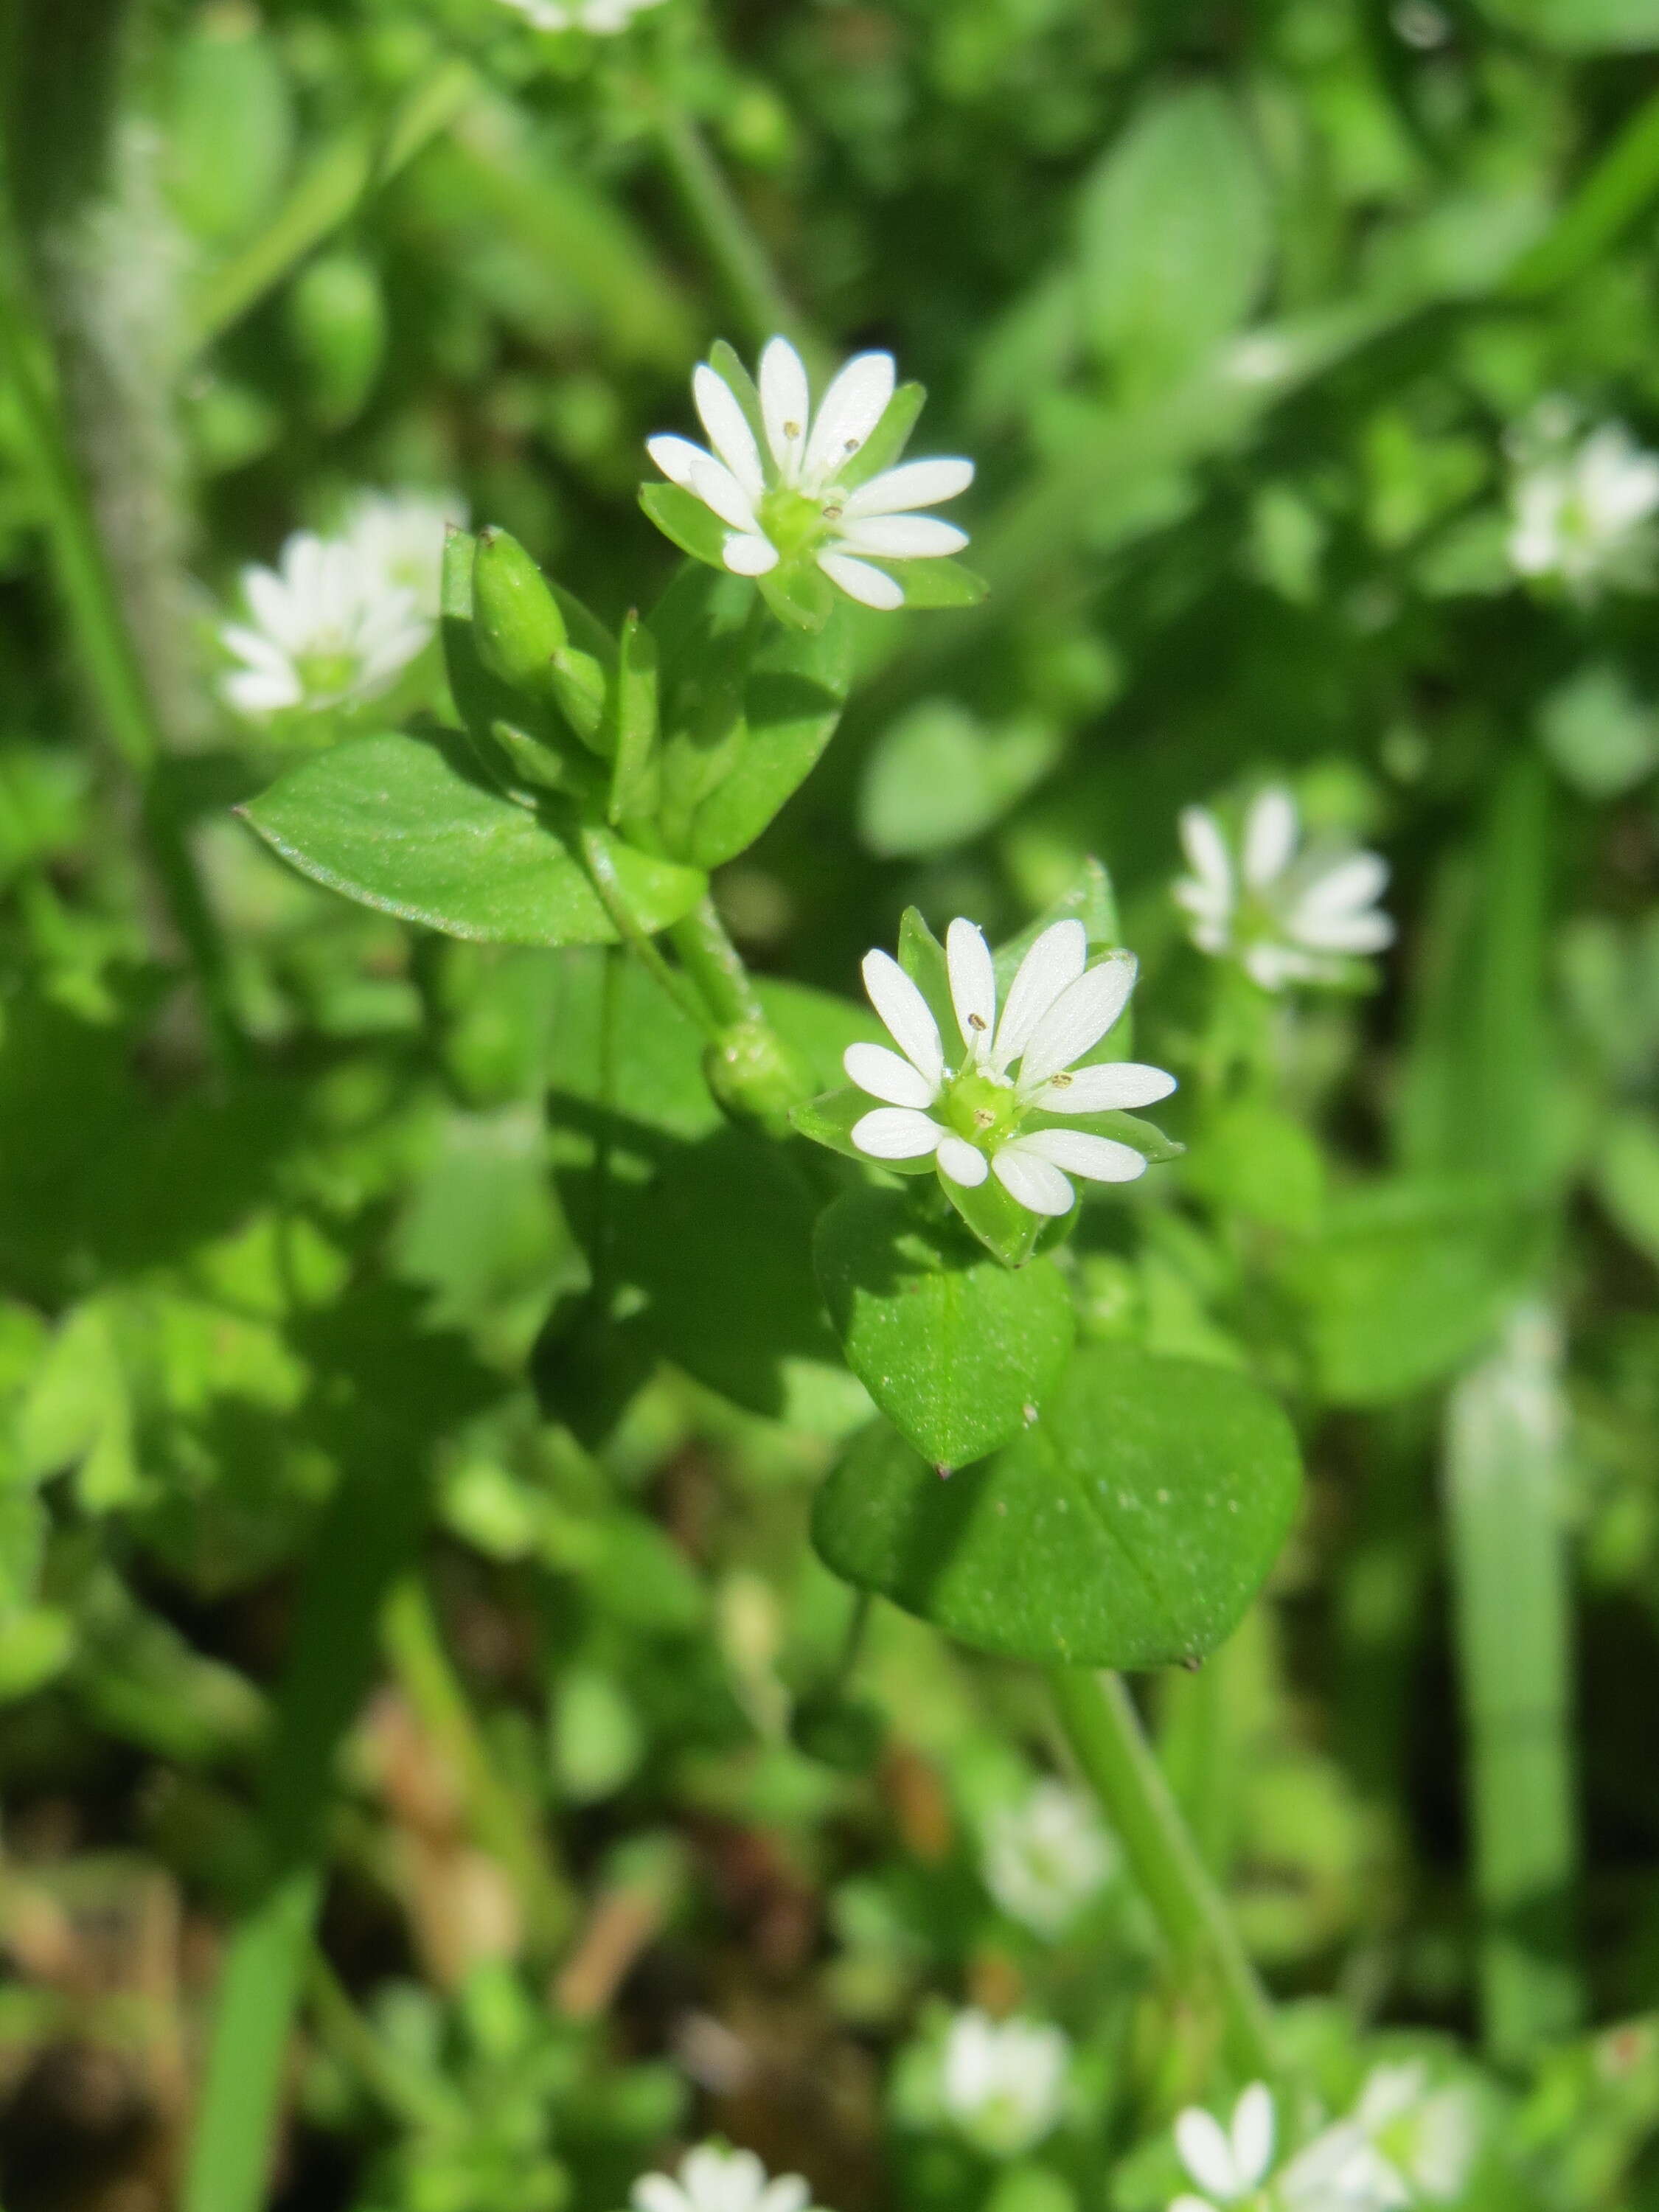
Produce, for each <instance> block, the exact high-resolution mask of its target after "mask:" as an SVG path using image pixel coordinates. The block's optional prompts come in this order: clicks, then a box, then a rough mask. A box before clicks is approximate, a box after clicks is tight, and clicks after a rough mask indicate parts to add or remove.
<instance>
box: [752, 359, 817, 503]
mask: <svg viewBox="0 0 1659 2212" xmlns="http://www.w3.org/2000/svg"><path fill="white" fill-rule="evenodd" d="M759 383H760V403H761V414H762V416H763V419H764V421H765V423H766V442H767V444H768V445H769V446H770V447H771V448H772V458H773V459H774V460H775V462H776V463H777V465H778V472H779V474H780V475H781V477H782V478H783V480H784V482H785V483H794V481H795V479H796V477H798V476H799V473H800V457H801V455H802V454H803V453H805V450H806V430H807V425H808V423H809V422H810V421H811V414H812V395H811V392H810V391H809V390H808V388H807V383H806V370H805V367H804V365H803V363H802V362H801V357H800V356H799V354H798V353H797V352H796V351H795V349H794V348H793V346H792V345H791V344H790V343H789V341H788V339H787V338H771V339H769V341H768V343H767V347H766V350H765V352H764V353H763V355H762V356H761V357H760V378H759Z"/></svg>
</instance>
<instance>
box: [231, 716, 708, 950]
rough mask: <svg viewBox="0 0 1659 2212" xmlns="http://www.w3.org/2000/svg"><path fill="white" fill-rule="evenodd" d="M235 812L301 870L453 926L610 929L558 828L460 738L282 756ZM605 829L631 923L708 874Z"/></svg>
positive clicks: (607, 934)
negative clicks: (487, 770)
mask: <svg viewBox="0 0 1659 2212" xmlns="http://www.w3.org/2000/svg"><path fill="white" fill-rule="evenodd" d="M242 813H243V816H244V817H245V819H246V821H247V822H248V823H250V824H251V825H252V828H253V829H256V830H257V831H258V834H259V836H261V837H263V838H264V840H265V842H266V843H267V844H269V845H270V846H271V847H273V848H274V849H275V850H276V852H278V853H280V854H282V855H283V859H284V860H288V861H289V862H290V863H291V864H292V865H293V866H295V867H296V868H297V869H298V870H299V871H300V872H301V874H302V875H307V876H310V877H311V878H313V880H314V881H315V882H317V883H320V884H326V885H327V887H328V888H329V889H330V890H337V891H340V892H342V893H343V895H344V896H346V897H348V898H354V899H356V900H357V901H358V902H360V903H361V904H362V905H364V906H370V907H375V908H379V909H380V911H381V912H382V913H385V914H395V915H402V916H403V918H404V920H405V921H417V922H421V923H423V924H424V925H425V926H426V927H428V929H438V930H442V931H444V932H445V933H447V935H449V936H451V937H467V938H478V939H485V940H488V941H489V942H492V943H495V944H502V945H604V944H609V943H611V942H612V941H613V940H614V939H615V936H616V931H615V929H614V928H613V927H612V925H611V918H610V916H609V915H607V914H606V912H605V908H604V907H603V906H602V905H601V904H600V902H599V896H598V895H597V893H596V892H595V891H594V890H593V887H592V884H591V883H590V882H589V880H588V878H587V876H586V872H585V871H584V870H583V868H582V866H581V864H580V861H579V860H577V859H576V858H575V856H574V854H573V853H572V851H571V849H570V848H569V846H568V844H567V843H566V842H565V841H564V839H563V838H562V836H560V835H559V834H558V833H557V831H556V829H554V828H553V827H552V826H551V825H550V823H549V821H548V820H547V818H546V817H544V816H543V815H538V814H536V813H532V811H530V810H529V809H528V808H527V807H525V806H520V805H516V804H515V803H514V802H513V800H512V799H507V798H504V797H503V796H502V795H501V793H500V792H498V791H495V790H494V789H492V788H491V787H489V785H488V784H486V783H484V782H483V781H482V780H481V779H480V777H479V775H478V774H477V769H475V768H474V767H473V765H472V763H471V760H470V758H469V757H468V756H467V753H466V750H465V744H464V741H463V740H461V739H459V738H435V739H432V740H428V739H424V738H410V737H400V736H397V735H393V734H391V733H387V734H386V735H383V736H379V737H368V738H356V739H354V740H353V741H352V742H351V743H349V744H343V745H339V746H337V747H336V748H335V749H334V750H332V751H331V752H325V753H321V754H319V755H318V756H317V757H315V758H313V759H310V760H306V761H303V762H301V763H300V764H299V765H298V766H297V767H295V768H293V769H289V771H288V773H287V774H286V775H283V776H280V777H278V779H277V781H276V782H275V783H274V784H272V785H271V787H270V789H269V790H268V791H266V792H264V793H262V794H261V795H260V796H259V797H258V799H254V800H252V802H251V803H250V804H249V805H247V806H246V807H244V808H243V809H242ZM607 842H608V843H609V845H610V848H611V857H612V859H613V860H614V862H615V865H616V870H617V878H618V881H619V883H620V884H621V886H622V889H623V893H624V895H625V896H626V897H627V898H628V900H629V903H630V905H631V906H632V908H633V909H634V911H635V915H637V917H638V919H639V922H640V927H641V928H642V929H645V930H648V931H649V930H658V929H663V928H665V927H667V925H668V924H669V923H670V922H672V921H678V919H679V918H680V916H681V915H684V914H687V913H689V912H690V909H691V908H692V907H694V906H695V905H696V902H697V901H698V899H699V898H701V897H702V894H703V891H704V890H705V889H706V888H707V882H706V878H704V876H703V875H702V872H701V871H700V870H696V869H692V868H686V867H681V866H678V864H676V863H675V862H673V861H671V860H656V859H653V857H652V856H650V855H649V854H644V853H641V852H637V851H635V849H634V848H633V847H631V846H629V845H625V844H623V843H622V842H621V841H620V840H617V839H610V840H608V841H607Z"/></svg>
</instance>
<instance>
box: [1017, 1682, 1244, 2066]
mask: <svg viewBox="0 0 1659 2212" xmlns="http://www.w3.org/2000/svg"><path fill="white" fill-rule="evenodd" d="M1049 1681H1050V1684H1051V1686H1052V1687H1053V1690H1054V1704H1055V1705H1056V1707H1057V1708H1058V1710H1059V1713H1060V1722H1061V1724H1062V1726H1063V1727H1064V1728H1065V1730H1066V1735H1067V1737H1068V1738H1069V1740H1070V1742H1071V1746H1072V1749H1073V1752H1074V1753H1075V1754H1076V1757H1077V1761H1078V1765H1079V1766H1080V1767H1081V1769H1082V1770H1083V1773H1084V1776H1085V1779H1086V1780H1087V1782H1088V1784H1089V1785H1090V1787H1091V1789H1092V1790H1093V1791H1094V1792H1095V1795H1096V1796H1097V1797H1098V1798H1099V1800H1100V1802H1101V1805H1102V1807H1103V1809H1104V1811H1105V1814H1106V1816H1107V1818H1108V1820H1109V1821H1110V1822H1111V1825H1112V1827H1113V1829H1114V1830H1115V1832H1116V1835H1117V1838H1118V1840H1119V1842H1120V1843H1121V1844H1122V1846H1123V1850H1124V1856H1125V1857H1127V1860H1128V1862H1129V1867H1130V1870H1131V1872H1132V1873H1133V1875H1134V1878H1135V1880H1136V1881H1137V1882H1138V1883H1139V1886H1140V1889H1141V1892H1142V1893H1143V1895H1144V1896H1145V1898H1146V1902H1147V1904H1148V1905H1150V1906H1151V1907H1152V1912H1153V1915H1154V1917H1156V1919H1157V1921H1158V1926H1159V1927H1160V1928H1161V1929H1162V1930H1163V1931H1164V1940H1165V1942H1167V1943H1168V1945H1169V1947H1170V1953H1171V1954H1172V1955H1173V1956H1174V1957H1175V1958H1176V1960H1178V1961H1180V1962H1182V1963H1183V1964H1185V1965H1188V1966H1194V1967H1197V1968H1199V1969H1200V1970H1201V1971H1204V1972H1207V1973H1208V1974H1209V1975H1210V1976H1211V1977H1212V1978H1213V1980H1214V1983H1215V1985H1216V1989H1217V1991H1218V1995H1219V1997H1220V2001H1221V2005H1222V2009H1223V2012H1224V2013H1225V2018H1226V2023H1227V2041H1228V2046H1229V2048H1230V2050H1231V2053H1232V2056H1233V2059H1234V2061H1235V2063H1237V2065H1238V2066H1239V2067H1240V2068H1242V2069H1243V2070H1244V2071H1245V2072H1247V2073H1249V2074H1252V2075H1261V2076H1267V2075H1272V2074H1273V2072H1274V2071H1275V2069H1276V2065H1277V2059H1276V2057H1275V2053H1274V2048H1273V2014H1272V2009H1271V2008H1270V2006H1269V2004H1268V2002H1267V1994H1266V1992H1265V1991H1264V1990H1263V1989H1262V1987H1261V1983H1260V1981H1258V1979H1257V1978H1256V1973H1255V1968H1254V1967H1253V1966H1251V1964H1250V1962H1249V1959H1248V1958H1247V1957H1246V1955H1245V1953H1244V1947H1243V1944H1242V1943H1241V1942H1240V1941H1239V1938H1238V1931H1237V1929H1236V1928H1235V1927H1234V1926H1233V1923H1232V1921H1231V1917H1230V1916H1229V1914H1228V1911H1227V1908H1226V1906H1225V1904H1224V1903H1223V1901H1222V1899H1221V1896H1220V1894H1219V1893H1218V1890H1217V1889H1216V1887H1215V1885H1214V1883H1213V1882H1212V1881H1211V1879H1210V1876H1209V1875H1208V1874H1207V1873H1206V1870H1205V1867H1204V1863H1203V1861H1202V1859H1200V1857H1199V1854H1198V1850H1197V1848H1196V1846H1195V1845H1194V1842H1193V1839H1192V1837H1191V1836H1190V1835H1189V1834H1188V1830H1187V1826H1186V1823H1185V1822H1184V1821H1183V1820H1182V1817H1181V1812H1180V1808H1178V1807H1177V1805H1176V1801H1175V1798H1174V1796H1173V1795H1172V1794H1171V1792H1170V1785H1169V1784H1168V1782H1167V1781H1166V1780H1165V1779H1164V1771H1163V1769H1162V1768H1161V1767H1160V1766H1159V1765H1158V1761H1157V1759H1155V1758H1154V1756H1153V1754H1152V1747H1151V1746H1150V1745H1149V1744H1148V1743H1147V1741H1146V1736H1145V1735H1144V1734H1143V1732H1142V1729H1141V1726H1140V1722H1139V1717H1138V1716H1137V1715H1136V1712H1135V1709H1134V1705H1133V1700H1132V1699H1131V1698H1130V1696H1129V1692H1128V1689H1127V1686H1126V1685H1125V1683H1124V1681H1123V1680H1122V1678H1121V1675H1117V1674H1094V1673H1091V1672H1090V1671H1088V1670H1087V1669H1085V1668H1071V1667H1056V1668H1051V1669H1050V1670H1049Z"/></svg>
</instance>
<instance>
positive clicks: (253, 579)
mask: <svg viewBox="0 0 1659 2212" xmlns="http://www.w3.org/2000/svg"><path fill="white" fill-rule="evenodd" d="M242 590H243V593H244V595H245V597H246V600H247V605H248V612H249V615H250V617H251V619H250V620H249V621H248V622H246V623H239V622H230V623H223V624H222V626H221V629H220V632H219V636H220V641H221V642H222V644H223V645H224V646H225V647H226V648H227V649H228V652H230V653H232V654H233V655H234V658H235V659H237V660H238V661H239V662H240V664H241V665H240V667H237V668H234V669H233V670H232V671H230V672H229V673H228V675H227V676H226V677H225V678H224V683H223V689H224V694H225V696H226V698H227V699H228V700H229V702H230V703H231V705H232V706H233V707H235V708H239V709H240V712H241V713H243V714H253V715H266V714H281V713H283V711H284V710H285V709H287V708H294V707H310V708H322V707H341V706H345V705H347V704H356V702H360V701H362V700H365V699H373V698H375V697H377V696H379V694H380V693H381V692H382V691H384V690H386V689H387V688H388V686H389V685H391V684H392V683H393V682H395V680H396V679H397V678H398V675H399V674H400V673H401V671H403V670H404V668H406V667H407V666H408V665H409V663H410V661H411V660H413V659H414V658H415V656H416V653H420V652H421V651H422V649H423V647H425V646H426V644H427V641H428V639H429V638H430V637H431V635H432V624H431V623H430V622H429V621H428V620H427V618H426V617H424V616H423V615H422V613H421V611H420V609H419V607H418V605H416V599H415V595H414V593H413V592H409V591H405V590H404V589H402V588H401V587H400V586H394V585H388V584H387V583H386V582H385V581H384V580H382V579H381V578H380V576H378V575H376V574H374V572H373V571H372V570H371V569H370V568H369V567H368V564H367V563H366V562H364V560H363V558H362V555H361V554H360V553H359V551H358V550H357V549H356V547H355V546H353V545H351V544H348V543H347V542H346V541H345V540H344V539H343V538H319V537H318V536H317V534H316V533H315V532H313V531H309V530H299V531H296V532H295V533H294V535H293V536H292V537H291V538H289V540H288V543H287V544H285V545H284V546H283V550H282V554H281V556H280V558H279V560H278V563H277V566H276V568H246V569H244V570H243V572H242Z"/></svg>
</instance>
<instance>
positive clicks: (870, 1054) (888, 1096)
mask: <svg viewBox="0 0 1659 2212" xmlns="http://www.w3.org/2000/svg"><path fill="white" fill-rule="evenodd" d="M841 1064H842V1066H843V1067H844V1068H845V1069H846V1071H847V1079H848V1082H849V1083H855V1084H857V1085H858V1087H859V1089H860V1091H868V1092H869V1094H870V1096H871V1097H872V1098H879V1099H882V1100H884V1102H885V1103H886V1104H888V1105H889V1106H931V1105H932V1104H933V1101H934V1099H935V1098H937V1097H939V1085H937V1084H936V1083H930V1082H929V1081H928V1080H927V1077H926V1076H925V1075H924V1074H923V1073H921V1069H920V1068H916V1067H913V1066H911V1065H910V1063H909V1061H908V1060H901V1059H900V1057H899V1055H898V1054H897V1053H896V1052H889V1051H888V1049H887V1048H886V1046H885V1045H880V1044H849V1045H848V1048H847V1049H846V1051H845V1052H844V1053H843V1054H842V1059H841Z"/></svg>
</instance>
